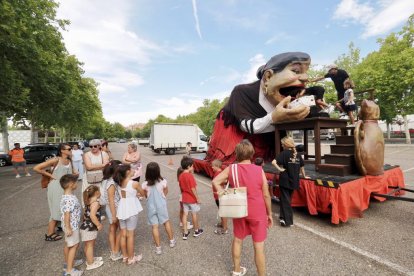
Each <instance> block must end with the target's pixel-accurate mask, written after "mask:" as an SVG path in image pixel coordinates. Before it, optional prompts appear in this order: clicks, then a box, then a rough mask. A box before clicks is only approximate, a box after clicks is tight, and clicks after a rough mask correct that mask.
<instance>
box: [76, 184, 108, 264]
mask: <svg viewBox="0 0 414 276" xmlns="http://www.w3.org/2000/svg"><path fill="white" fill-rule="evenodd" d="M100 197H101V193H100V191H99V188H98V187H97V186H95V185H90V186H89V187H88V188H86V190H85V191H83V202H84V204H85V210H84V213H83V222H82V225H81V226H80V234H81V239H82V241H83V242H84V251H85V256H86V270H91V269H95V268H98V267H100V266H102V265H103V260H102V257H94V256H93V249H94V247H95V240H96V237H97V236H98V231H101V230H102V228H103V226H102V224H101V213H100V212H99V208H101V205H100V204H99V198H100Z"/></svg>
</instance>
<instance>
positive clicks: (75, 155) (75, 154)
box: [72, 144, 83, 180]
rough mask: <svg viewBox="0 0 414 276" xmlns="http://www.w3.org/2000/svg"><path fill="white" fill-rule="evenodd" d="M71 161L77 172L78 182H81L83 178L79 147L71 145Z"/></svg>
mask: <svg viewBox="0 0 414 276" xmlns="http://www.w3.org/2000/svg"><path fill="white" fill-rule="evenodd" d="M72 161H73V167H74V168H75V169H76V170H77V171H78V172H79V178H78V180H82V177H83V150H81V149H80V148H79V145H78V144H76V145H73V148H72Z"/></svg>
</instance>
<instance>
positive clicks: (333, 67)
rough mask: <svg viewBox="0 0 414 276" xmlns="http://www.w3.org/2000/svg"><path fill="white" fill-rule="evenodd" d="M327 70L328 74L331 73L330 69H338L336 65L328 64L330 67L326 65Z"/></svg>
mask: <svg viewBox="0 0 414 276" xmlns="http://www.w3.org/2000/svg"><path fill="white" fill-rule="evenodd" d="M327 69H328V72H329V71H331V69H338V65H336V64H330V65H328V67H327Z"/></svg>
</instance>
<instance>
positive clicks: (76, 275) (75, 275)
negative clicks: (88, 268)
mask: <svg viewBox="0 0 414 276" xmlns="http://www.w3.org/2000/svg"><path fill="white" fill-rule="evenodd" d="M82 274H83V271H82V270H77V269H76V268H72V271H71V272H67V271H65V272H63V275H64V276H67V275H71V276H80V275H82Z"/></svg>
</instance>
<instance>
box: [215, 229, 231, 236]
mask: <svg viewBox="0 0 414 276" xmlns="http://www.w3.org/2000/svg"><path fill="white" fill-rule="evenodd" d="M228 233H229V230H224V229H216V230H214V234H217V235H226V234H228Z"/></svg>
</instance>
